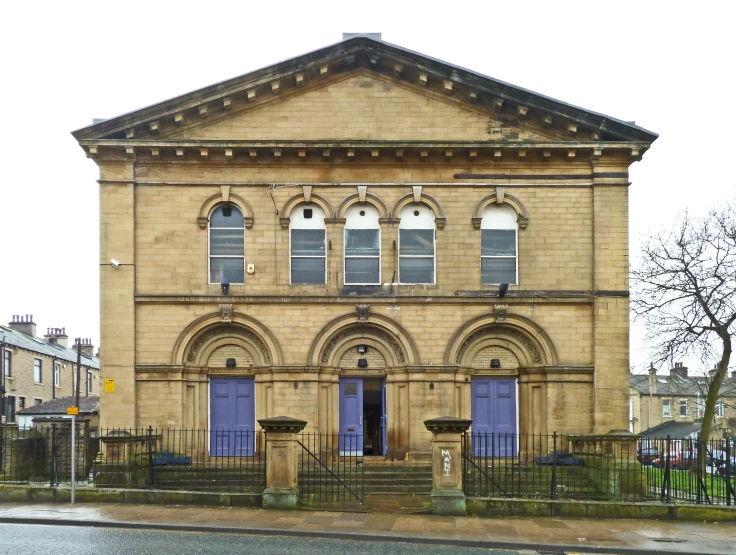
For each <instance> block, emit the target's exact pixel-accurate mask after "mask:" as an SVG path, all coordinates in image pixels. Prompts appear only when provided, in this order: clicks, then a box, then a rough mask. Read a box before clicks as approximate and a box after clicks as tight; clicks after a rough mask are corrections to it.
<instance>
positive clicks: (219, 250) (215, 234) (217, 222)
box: [209, 204, 245, 284]
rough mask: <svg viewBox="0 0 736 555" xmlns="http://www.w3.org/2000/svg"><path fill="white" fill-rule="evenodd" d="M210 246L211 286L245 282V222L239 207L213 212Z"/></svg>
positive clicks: (228, 206) (227, 207)
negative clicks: (212, 284) (213, 284)
mask: <svg viewBox="0 0 736 555" xmlns="http://www.w3.org/2000/svg"><path fill="white" fill-rule="evenodd" d="M209 247H210V253H209V259H210V268H209V275H210V283H218V284H222V283H245V267H244V265H245V223H244V220H243V213H242V212H241V211H240V209H239V208H238V207H237V206H233V205H232V204H222V205H220V206H218V207H217V208H215V209H214V210H213V211H212V213H211V214H210V238H209Z"/></svg>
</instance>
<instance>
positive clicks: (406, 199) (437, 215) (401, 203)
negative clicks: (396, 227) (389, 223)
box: [391, 192, 447, 229]
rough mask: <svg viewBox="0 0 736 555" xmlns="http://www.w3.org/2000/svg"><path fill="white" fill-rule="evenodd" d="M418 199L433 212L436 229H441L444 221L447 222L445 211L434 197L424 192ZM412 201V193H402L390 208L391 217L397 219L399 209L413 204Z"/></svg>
mask: <svg viewBox="0 0 736 555" xmlns="http://www.w3.org/2000/svg"><path fill="white" fill-rule="evenodd" d="M419 199H420V200H419V203H420V204H424V205H425V206H427V207H429V209H430V210H431V211H432V212H433V213H434V221H435V225H436V226H437V229H443V228H444V227H445V223H446V222H447V217H446V216H445V211H444V210H443V208H442V205H441V204H440V202H439V201H438V200H437V199H436V198H434V197H432V196H430V195H428V194H427V193H424V192H423V193H422V194H421V196H420V197H419ZM414 202H415V200H414V194H413V193H409V194H408V195H404V196H403V197H401V198H400V199H399V200H397V201H396V204H394V207H393V208H392V209H391V218H394V219H397V218H398V217H399V214H400V213H401V211H402V210H403V209H404V208H405V207H406V206H408V205H409V204H413V203H414Z"/></svg>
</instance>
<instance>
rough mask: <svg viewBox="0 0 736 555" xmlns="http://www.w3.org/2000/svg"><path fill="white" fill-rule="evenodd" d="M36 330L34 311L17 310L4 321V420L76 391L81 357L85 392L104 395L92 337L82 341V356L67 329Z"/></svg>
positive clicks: (0, 329)
mask: <svg viewBox="0 0 736 555" xmlns="http://www.w3.org/2000/svg"><path fill="white" fill-rule="evenodd" d="M36 333H37V330H36V323H35V322H34V321H33V315H32V314H18V315H14V316H13V317H12V318H11V321H10V322H8V324H7V326H2V325H0V357H2V364H1V366H2V373H1V374H0V379H1V380H2V381H1V382H0V385H1V386H2V388H3V394H2V401H4V403H3V404H2V407H3V411H2V422H3V423H7V424H10V423H17V421H18V412H20V411H22V410H24V409H26V408H29V407H32V406H36V405H40V404H42V403H45V402H47V401H51V400H53V399H58V398H61V397H71V396H72V395H75V394H76V380H77V361H78V359H79V360H80V362H81V375H80V376H79V395H80V397H87V396H90V395H98V394H99V389H100V383H99V375H100V364H99V359H98V358H97V357H96V356H95V355H94V346H93V345H92V342H91V340H89V339H83V340H82V349H81V350H82V353H81V358H79V357H78V356H77V349H76V345H75V344H74V345H72V347H71V348H70V346H69V336H68V335H67V334H66V330H65V328H49V329H47V330H46V333H45V334H44V335H43V336H42V337H37V336H36Z"/></svg>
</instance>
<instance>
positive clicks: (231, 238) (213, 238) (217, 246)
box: [210, 229, 245, 256]
mask: <svg viewBox="0 0 736 555" xmlns="http://www.w3.org/2000/svg"><path fill="white" fill-rule="evenodd" d="M244 248H245V236H244V235H243V230H242V229H210V255H212V256H228V255H230V256H243V252H244Z"/></svg>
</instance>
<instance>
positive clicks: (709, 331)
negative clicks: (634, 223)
mask: <svg viewBox="0 0 736 555" xmlns="http://www.w3.org/2000/svg"><path fill="white" fill-rule="evenodd" d="M632 278H633V283H632V285H633V298H632V308H633V310H634V313H635V314H636V315H637V317H638V318H642V319H643V320H644V321H645V323H646V326H647V338H648V339H649V340H650V341H651V343H650V344H652V345H654V346H655V353H654V354H655V357H656V359H657V362H658V363H665V362H666V363H669V364H673V363H674V361H675V360H676V359H679V358H683V357H685V356H690V357H697V358H699V359H700V360H701V361H702V363H703V367H704V368H710V367H713V363H715V366H714V370H715V372H712V373H711V375H710V376H709V378H708V380H707V384H708V388H707V395H706V400H705V407H704V409H705V410H704V412H703V423H702V426H701V429H700V440H701V441H706V440H707V439H708V437H709V436H710V432H711V427H712V423H713V417H714V415H715V410H716V401H717V399H718V395H719V391H720V389H721V384H722V383H723V380H724V379H725V378H726V376H727V374H728V367H729V363H730V360H731V352H732V344H733V340H734V338H735V336H736V200H735V201H732V202H731V203H729V204H727V205H726V206H725V207H724V208H719V209H716V210H712V211H711V212H710V214H709V215H708V217H706V218H693V217H691V216H690V215H689V214H688V213H687V212H686V213H685V214H683V215H682V216H681V218H680V219H679V221H678V222H677V223H676V224H675V226H674V229H673V230H671V231H660V232H659V233H656V234H654V235H652V236H650V237H649V238H648V240H647V241H646V243H645V245H644V247H643V249H642V252H641V261H640V264H639V265H638V266H637V267H636V268H635V269H634V270H632Z"/></svg>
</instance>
